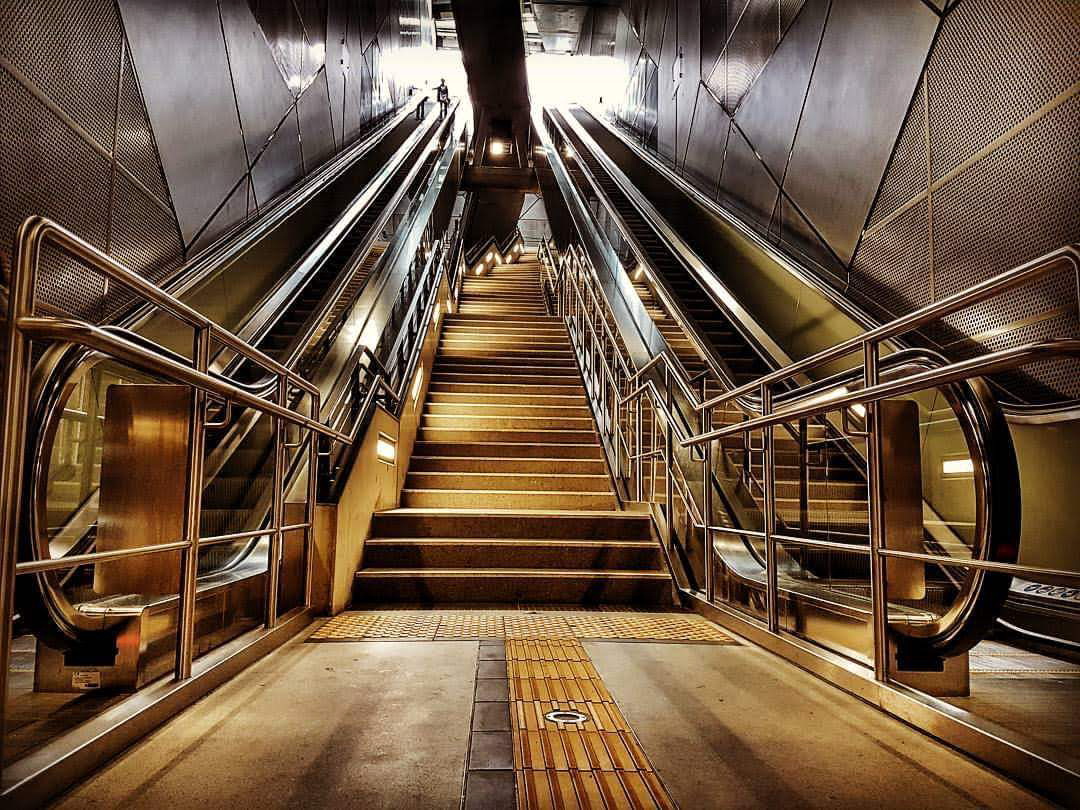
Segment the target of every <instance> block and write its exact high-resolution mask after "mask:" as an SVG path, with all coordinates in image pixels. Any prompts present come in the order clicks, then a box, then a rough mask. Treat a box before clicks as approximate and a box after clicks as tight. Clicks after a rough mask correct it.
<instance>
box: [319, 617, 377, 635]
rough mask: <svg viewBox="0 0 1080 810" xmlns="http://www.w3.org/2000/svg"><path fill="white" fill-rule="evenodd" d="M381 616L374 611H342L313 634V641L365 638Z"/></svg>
mask: <svg viewBox="0 0 1080 810" xmlns="http://www.w3.org/2000/svg"><path fill="white" fill-rule="evenodd" d="M378 619H379V617H378V616H377V615H375V614H372V613H342V614H341V615H339V616H335V617H334V618H333V619H331V620H330V621H328V622H325V623H324V624H323V626H322V627H320V628H319V629H318V630H316V631H315V632H314V633H312V634H311V636H310V639H311V640H312V641H341V640H353V639H358V638H365V637H366V636H367V634H368V631H370V630H371V628H372V627H374V625H375V622H376V621H378Z"/></svg>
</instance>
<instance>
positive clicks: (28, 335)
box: [0, 217, 351, 629]
mask: <svg viewBox="0 0 1080 810" xmlns="http://www.w3.org/2000/svg"><path fill="white" fill-rule="evenodd" d="M46 244H49V245H51V246H53V247H54V248H56V249H58V250H59V251H60V252H62V253H63V254H65V255H68V256H70V257H72V258H77V259H79V260H80V261H81V262H82V263H83V264H84V265H86V266H87V267H89V268H92V269H93V270H95V271H96V272H98V273H99V274H100V275H102V276H104V277H105V278H107V279H109V280H110V281H112V282H115V283H117V284H119V285H121V286H122V287H125V288H127V289H129V290H131V291H133V292H135V293H136V294H137V295H139V296H140V297H141V298H142V300H143V301H145V302H147V303H150V304H153V305H154V306H155V307H156V308H158V309H159V310H161V311H163V312H166V313H168V314H170V315H171V316H173V317H175V318H177V319H179V320H180V321H181V322H183V323H185V324H187V325H188V326H190V327H191V328H192V329H193V330H194V331H195V333H196V334H197V335H198V336H199V337H198V338H197V339H196V345H197V346H201V347H203V348H202V350H201V351H197V352H195V353H194V354H193V357H192V358H191V359H189V358H186V357H183V356H180V355H177V354H176V353H174V352H171V351H169V350H167V349H165V348H163V347H161V346H159V345H157V344H155V343H153V342H152V341H150V340H148V339H147V338H145V337H141V336H138V335H135V334H134V333H132V332H130V331H129V330H127V329H123V328H120V327H102V326H97V325H96V324H93V323H89V322H86V321H79V320H76V319H72V318H60V317H56V316H42V315H37V314H35V298H36V288H37V280H38V265H39V260H40V255H41V251H42V248H43V247H44V245H46ZM16 255H17V264H16V270H15V275H14V278H13V281H12V295H11V301H10V307H9V322H8V324H7V346H6V350H7V365H6V369H5V377H6V386H5V399H4V426H5V427H4V442H5V453H4V457H3V465H4V466H3V472H4V476H3V479H2V484H3V486H2V487H0V516H2V519H3V527H4V532H3V535H2V540H0V542H2V544H3V549H2V553H3V554H4V559H5V560H10V561H11V562H12V563H14V565H15V567H14V570H13V571H11V572H10V574H11V575H16V574H19V573H24V574H27V575H30V574H34V573H35V572H34V571H33V569H32V568H31V569H25V570H22V569H20V566H19V563H17V562H16V560H17V556H16V553H15V544H16V543H19V542H22V543H23V547H24V548H29V549H30V551H31V555H30V556H31V557H32V558H33V559H31V560H28V561H27V563H29V564H33V563H34V561H35V560H39V559H40V553H39V552H40V549H39V546H38V543H37V542H36V541H35V539H34V538H36V537H37V535H38V530H37V529H36V528H34V527H33V526H32V524H34V523H35V521H36V515H37V514H38V509H37V501H38V497H39V495H40V492H39V491H38V490H39V488H38V486H37V484H38V482H40V480H41V474H40V472H41V471H40V469H39V465H38V461H39V459H38V457H37V456H36V455H35V454H34V452H32V451H30V452H28V451H29V450H30V448H29V447H28V445H30V444H31V441H30V439H31V437H36V436H37V434H38V433H39V432H40V430H41V429H42V427H43V426H44V425H45V424H46V422H47V421H48V419H49V415H50V414H52V413H54V412H55V411H56V409H57V408H56V406H57V405H58V403H59V402H60V400H58V399H57V398H56V397H57V395H58V391H59V390H60V388H62V385H61V384H60V383H62V382H63V380H61V379H60V378H59V377H58V376H57V375H56V374H54V373H48V374H47V375H46V376H45V379H44V380H42V381H40V383H39V384H37V389H38V396H43V397H44V402H43V403H37V402H35V403H32V402H31V394H32V392H31V388H32V387H34V385H35V383H33V382H32V380H31V377H32V372H33V370H32V363H31V359H32V358H31V356H30V351H29V345H30V342H31V341H32V340H40V341H48V342H52V343H54V344H56V347H55V348H56V350H57V352H58V354H59V356H61V357H64V356H67V351H66V349H65V348H64V347H70V346H78V347H82V350H85V351H86V352H90V353H97V355H98V356H104V357H108V358H113V359H118V360H120V361H122V362H124V363H126V364H128V365H130V366H132V367H135V368H138V369H141V370H143V371H145V372H147V373H150V374H153V375H155V376H156V377H158V378H164V379H166V380H170V381H172V382H174V383H179V384H182V385H185V386H188V387H190V388H192V389H194V390H196V391H201V392H203V393H204V394H206V395H213V396H214V397H216V398H217V399H218V400H219V401H226V402H233V403H237V404H241V405H244V406H246V407H250V408H253V409H255V410H258V411H260V412H262V413H265V414H268V415H270V416H273V417H277V418H280V419H282V420H283V421H285V422H288V423H290V424H294V425H298V426H300V427H302V428H305V429H308V430H309V431H312V432H314V433H316V434H319V435H321V436H323V437H325V438H326V439H329V440H333V441H338V442H345V443H347V442H349V441H351V439H350V437H349V436H347V435H344V434H341V433H339V432H337V431H334V430H332V429H331V428H329V427H327V426H325V425H323V424H322V423H320V422H319V421H317V420H316V419H312V418H310V417H309V416H307V415H306V414H304V413H303V412H301V411H300V410H298V409H293V408H291V407H288V406H287V405H286V404H282V403H280V402H274V401H269V400H266V399H263V398H261V397H257V396H254V395H253V394H251V393H250V392H248V391H245V390H243V389H241V388H238V387H237V386H234V385H232V384H231V382H230V381H228V380H225V379H222V378H221V377H219V376H217V375H214V374H211V373H209V372H208V370H207V362H208V356H207V355H208V352H207V349H208V346H209V342H210V341H211V340H217V341H219V342H221V343H225V344H226V345H229V346H231V347H233V348H235V349H236V350H237V352H238V353H239V354H241V355H243V356H245V357H248V358H249V359H250V360H251V361H252V362H254V363H256V364H257V365H259V366H260V367H262V368H265V369H267V370H270V371H273V372H275V373H276V374H277V375H278V379H279V381H280V383H281V385H282V386H286V385H291V386H294V387H296V388H299V389H301V390H304V391H307V392H309V393H310V394H311V395H312V397H313V401H315V402H317V401H318V392H317V390H316V389H314V387H313V386H311V385H310V384H309V383H307V382H306V381H305V380H303V379H300V378H299V377H298V376H297V375H295V374H294V373H292V372H291V371H290V370H289V369H287V368H284V367H283V366H280V364H278V363H276V362H275V361H274V360H273V359H272V358H269V357H267V356H266V355H265V354H263V353H262V352H260V351H258V350H257V349H255V348H254V347H252V346H249V345H247V344H246V343H244V342H243V341H242V340H240V339H239V338H238V337H236V335H234V334H233V333H231V332H229V331H228V330H226V329H224V328H223V327H221V326H219V325H218V324H216V323H215V322H214V321H212V320H210V319H209V318H206V317H205V316H203V315H201V314H200V313H198V312H197V311H195V310H193V309H191V308H190V307H187V306H186V305H184V304H183V303H182V302H180V301H179V300H177V299H176V298H175V297H173V296H172V295H170V294H169V293H168V292H166V291H165V290H163V289H161V288H160V287H157V286H156V285H154V284H152V283H151V282H148V281H146V280H145V279H143V278H142V277H141V276H139V275H137V274H135V273H134V272H133V271H131V270H130V269H128V268H126V267H124V266H123V265H121V264H120V263H119V262H117V261H115V260H114V259H112V258H111V257H109V256H108V255H106V254H104V253H102V252H101V251H99V250H98V249H97V248H95V247H94V246H93V245H90V244H89V243H88V242H85V241H84V240H82V239H81V238H79V237H78V236H76V235H75V234H73V233H71V232H70V231H67V230H66V229H64V228H63V227H61V226H59V225H57V224H56V223H54V222H52V221H50V220H47V219H45V218H43V217H30V218H28V219H27V220H26V221H25V222H24V223H23V225H22V226H21V227H20V229H19V235H18V239H17V254H16ZM86 357H87V355H86V354H83V355H81V359H80V358H75V362H76V363H78V364H81V363H82V362H83V360H85V358H86ZM64 369H68V370H70V369H69V367H68V365H67V364H65V363H61V364H60V365H59V366H53V367H52V369H51V370H50V371H63V370H64ZM63 379H67V375H66V374H65V375H63ZM40 404H44V405H45V407H46V410H45V411H44V415H42V414H43V412H42V410H41V408H40V407H35V406H36V405H40ZM33 416H37V417H41V418H37V419H34V420H32V417H33ZM191 474H194V473H191ZM196 514H197V512H196ZM196 532H197V529H196ZM31 535H32V536H31ZM20 538H22V540H20ZM185 542H191V541H190V540H186V541H185ZM115 556H117V555H115V554H113V555H112V556H111V557H110V559H111V558H114V557H115ZM79 559H83V558H79ZM85 559H87V560H90V559H97V558H96V557H92V556H91V557H86V558H85ZM38 576H45V575H44V574H38ZM46 579H47V577H46ZM6 582H7V581H6V580H5V583H6ZM5 587H6V585H5ZM44 589H45V591H46V592H51V584H50V583H48V582H46V583H44ZM45 597H46V604H45V608H46V611H47V612H49V614H50V615H51V616H52V617H53V619H54V621H58V626H60V627H66V626H67V625H65V624H63V623H62V621H63V619H64V616H61V615H59V613H58V611H59V612H60V613H63V611H62V610H61V608H60V607H58V605H59V602H58V601H57V600H55V599H53V600H50V599H49V598H48V595H47V594H46V595H45ZM61 601H66V600H61ZM65 615H66V614H65ZM68 618H70V617H68ZM98 629H100V624H99V625H98Z"/></svg>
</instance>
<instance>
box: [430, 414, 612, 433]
mask: <svg viewBox="0 0 1080 810" xmlns="http://www.w3.org/2000/svg"><path fill="white" fill-rule="evenodd" d="M420 424H421V427H422V428H425V429H426V428H438V429H449V428H462V429H466V428H467V429H469V430H575V431H577V430H580V431H585V432H586V433H589V432H591V431H592V428H593V419H592V416H589V415H586V416H566V415H560V414H554V415H551V416H534V415H532V414H522V415H507V414H492V413H475V412H468V413H460V412H459V413H427V414H425V416H424V417H423V419H422V420H421V422H420Z"/></svg>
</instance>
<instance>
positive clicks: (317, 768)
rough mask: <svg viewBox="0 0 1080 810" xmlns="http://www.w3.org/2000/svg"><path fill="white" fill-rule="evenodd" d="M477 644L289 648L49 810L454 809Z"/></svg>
mask: <svg viewBox="0 0 1080 810" xmlns="http://www.w3.org/2000/svg"><path fill="white" fill-rule="evenodd" d="M476 656H477V642H475V641H460V642H459V641H440V642H416V641H411V642H393V641H383V642H353V643H343V644H304V643H301V642H298V641H294V642H291V643H289V644H288V645H286V646H285V647H284V648H282V649H281V650H278V651H277V652H275V653H273V654H271V655H269V656H267V657H266V658H264V659H263V660H262V661H260V662H259V663H258V664H256V665H255V666H253V667H251V668H250V669H248V670H246V671H245V672H243V673H241V674H240V675H239V676H237V677H236V678H234V679H233V680H232V681H230V682H229V683H228V684H226V685H225V686H223V687H221V688H220V689H218V690H217V691H216V692H213V693H211V694H210V695H208V696H207V697H206V698H204V699H203V700H201V701H199V702H198V703H197V704H195V705H194V706H192V707H191V708H189V709H188V710H187V711H185V712H184V713H183V714H181V715H180V716H178V717H177V718H175V719H174V720H173V721H172V722H170V723H168V724H167V725H165V726H163V727H162V728H160V729H158V730H157V731H156V732H155V733H154V734H153V735H151V736H150V737H147V738H146V739H145V740H143V741H142V742H141V743H139V744H138V745H136V746H134V747H132V748H131V749H130V750H128V751H127V752H126V753H124V754H123V755H122V756H121V757H119V758H118V759H117V760H116V761H114V762H113V763H112V765H110V766H109V767H107V768H105V769H104V770H102V771H100V772H99V773H97V774H96V775H94V776H93V777H91V778H90V779H89V780H87V781H86V782H84V783H83V784H81V785H79V786H77V787H76V788H74V789H73V790H71V791H70V792H69V793H68V794H67V795H65V796H64V797H62V798H61V799H60V801H59V802H57V803H56V806H57V807H62V808H72V810H74V808H79V810H88V808H116V807H123V808H128V809H129V810H136V809H137V808H155V810H160V808H173V809H174V810H181V809H182V808H194V807H199V808H230V809H231V810H242V809H243V808H248V807H259V808H278V807H280V808H286V807H288V808H328V807H355V808H365V810H373V809H374V808H388V809H389V808H401V807H408V808H411V810H426V808H456V807H458V806H459V804H460V801H461V783H462V775H463V773H464V767H465V750H466V747H467V745H468V739H469V722H470V718H471V714H472V706H473V679H474V677H475V674H476Z"/></svg>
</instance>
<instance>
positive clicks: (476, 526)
mask: <svg viewBox="0 0 1080 810" xmlns="http://www.w3.org/2000/svg"><path fill="white" fill-rule="evenodd" d="M650 526H651V524H650V521H649V518H648V517H647V516H645V515H631V514H628V513H625V512H623V513H615V514H612V515H551V514H537V515H529V514H514V515H505V514H485V513H483V512H478V513H471V514H470V513H457V514H455V513H423V512H421V513H408V512H379V513H377V514H376V515H375V516H374V517H373V518H372V524H371V530H372V536H374V537H469V538H485V537H487V538H508V539H515V538H524V539H530V538H538V539H544V540H558V539H566V540H649V539H650V537H651V529H650Z"/></svg>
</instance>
